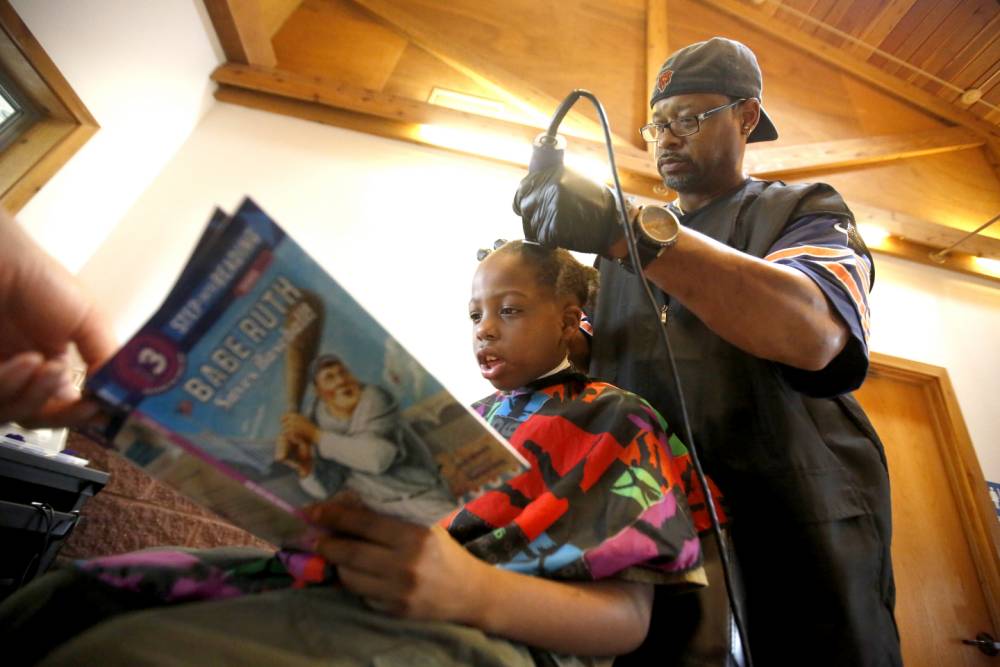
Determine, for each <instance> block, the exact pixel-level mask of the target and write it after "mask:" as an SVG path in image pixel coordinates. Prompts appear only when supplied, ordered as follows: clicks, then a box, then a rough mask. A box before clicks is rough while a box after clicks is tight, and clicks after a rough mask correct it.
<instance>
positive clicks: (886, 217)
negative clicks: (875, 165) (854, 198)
mask: <svg viewBox="0 0 1000 667" xmlns="http://www.w3.org/2000/svg"><path fill="white" fill-rule="evenodd" d="M851 211H853V212H854V219H855V220H856V221H857V222H859V223H862V224H864V223H869V224H874V225H879V226H880V227H882V228H883V229H885V230H886V231H888V232H889V234H891V235H892V236H894V237H897V238H904V239H906V240H908V241H912V242H914V243H919V244H921V245H925V246H927V247H928V248H931V249H933V250H937V249H940V248H946V247H948V246H950V245H951V244H953V243H955V242H956V241H958V240H960V239H961V238H962V237H964V236H966V235H967V234H968V232H966V231H964V230H961V229H957V228H955V227H947V226H945V225H941V224H938V223H936V222H932V221H929V220H922V219H920V218H915V217H913V216H911V215H906V214H905V213H900V212H898V211H890V210H888V209H884V208H879V207H877V206H868V205H866V204H857V203H851ZM958 250H959V251H960V252H961V253H964V254H967V255H973V256H976V255H978V256H981V257H989V258H992V259H1000V239H995V238H993V237H990V236H982V235H979V236H973V237H970V238H969V239H968V240H966V241H963V242H962V244H961V245H960V246H959V247H958ZM928 254H929V253H928ZM928 259H929V257H928Z"/></svg>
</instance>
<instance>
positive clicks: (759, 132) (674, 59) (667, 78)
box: [649, 37, 778, 143]
mask: <svg viewBox="0 0 1000 667" xmlns="http://www.w3.org/2000/svg"><path fill="white" fill-rule="evenodd" d="M763 87H764V84H763V82H762V81H761V76H760V66H759V65H758V64H757V56H755V55H754V54H753V51H751V50H750V49H748V48H747V47H746V46H744V45H743V44H740V43H739V42H737V41H734V40H732V39H726V38H725V37H713V38H712V39H710V40H708V41H705V42H698V43H697V44H692V45H690V46H685V47H684V48H683V49H681V50H680V51H677V52H676V53H674V54H673V55H671V56H670V57H669V58H667V62H665V63H663V67H661V68H660V72H659V74H657V75H656V81H654V82H653V94H652V96H651V97H650V98H649V106H653V105H654V104H656V103H657V102H659V101H660V100H662V99H664V98H665V97H673V96H674V95H686V94H688V93H717V94H720V95H729V96H730V97H756V98H757V99H761V90H762V89H763ZM777 138H778V130H776V129H775V127H774V123H772V122H771V119H770V117H768V115H767V113H766V112H765V111H764V106H763V103H762V104H761V108H760V120H759V121H758V123H757V127H755V128H754V130H753V132H751V133H750V136H749V137H747V143H751V142H754V141H773V140H775V139H777Z"/></svg>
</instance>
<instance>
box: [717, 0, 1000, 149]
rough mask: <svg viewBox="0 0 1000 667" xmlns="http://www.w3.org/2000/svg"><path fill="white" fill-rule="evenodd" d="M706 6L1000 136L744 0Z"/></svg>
mask: <svg viewBox="0 0 1000 667" xmlns="http://www.w3.org/2000/svg"><path fill="white" fill-rule="evenodd" d="M703 1H704V3H705V4H706V5H708V6H709V7H712V8H714V9H716V10H718V11H720V12H723V13H725V14H728V15H730V16H732V17H733V18H735V19H737V20H738V21H740V22H742V23H744V24H746V25H749V26H750V27H752V28H754V29H756V30H759V31H760V32H762V33H764V34H766V35H767V36H769V37H771V38H773V39H777V40H780V41H782V42H784V43H785V44H788V45H789V46H792V47H794V48H796V49H798V50H800V51H803V52H804V53H806V54H808V55H809V56H810V57H813V58H818V59H820V60H822V61H824V62H826V63H828V64H830V65H833V66H835V67H837V68H839V69H841V70H843V71H845V72H847V73H848V74H851V75H853V76H856V77H858V78H859V79H861V80H863V81H865V82H866V83H869V84H871V85H873V86H875V87H877V88H879V89H881V90H883V91H885V92H887V93H889V94H890V95H893V96H895V97H898V98H900V99H902V100H904V101H906V102H909V103H910V104H913V105H915V106H917V107H919V108H921V109H924V110H925V111H927V112H929V113H931V114H934V115H935V116H938V117H940V118H944V119H947V120H950V121H952V122H954V123H958V124H960V125H964V126H965V127H968V128H969V129H971V130H973V131H974V132H976V133H978V134H980V135H982V136H984V137H992V138H998V137H1000V127H998V126H996V125H992V124H990V123H987V122H986V121H983V120H981V119H980V118H979V117H977V116H976V115H975V114H972V113H970V112H968V111H965V110H963V109H960V108H958V107H956V106H955V105H953V104H951V103H949V102H948V101H946V100H944V99H942V98H940V97H938V96H937V95H934V94H933V93H929V92H927V91H925V90H923V89H922V88H919V87H918V86H915V85H913V84H911V83H908V82H907V81H904V80H903V79H901V78H899V77H897V76H894V75H892V74H887V73H886V72H885V71H883V70H881V69H879V68H878V67H875V66H874V65H870V64H869V63H867V62H865V61H864V60H861V59H860V58H858V57H855V56H852V55H848V54H847V53H845V52H844V50H843V49H840V48H838V47H836V46H833V45H831V44H829V43H827V42H825V41H823V40H821V39H818V38H816V37H812V36H810V35H807V34H805V33H804V32H802V31H801V30H795V29H790V28H789V27H788V26H787V25H777V24H776V23H775V22H774V21H772V20H769V19H768V17H767V16H766V15H765V14H764V13H763V12H760V11H758V10H756V9H753V8H752V7H750V5H748V4H746V3H745V2H742V1H741V0H703Z"/></svg>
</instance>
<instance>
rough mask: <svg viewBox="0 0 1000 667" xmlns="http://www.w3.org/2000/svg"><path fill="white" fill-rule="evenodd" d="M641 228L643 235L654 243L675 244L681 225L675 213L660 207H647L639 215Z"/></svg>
mask: <svg viewBox="0 0 1000 667" xmlns="http://www.w3.org/2000/svg"><path fill="white" fill-rule="evenodd" d="M638 222H639V227H640V228H641V229H642V233H643V234H645V235H646V236H647V237H648V238H649V240H651V241H653V242H654V243H659V244H663V245H666V244H668V243H673V242H674V240H675V239H676V238H677V232H678V231H679V230H680V224H679V223H678V222H677V218H676V217H675V216H674V214H673V213H671V212H670V211H668V210H667V209H665V208H663V207H660V206H647V207H645V208H643V209H642V211H640V213H639V220H638Z"/></svg>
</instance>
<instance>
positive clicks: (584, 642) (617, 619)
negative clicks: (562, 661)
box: [469, 568, 653, 655]
mask: <svg viewBox="0 0 1000 667" xmlns="http://www.w3.org/2000/svg"><path fill="white" fill-rule="evenodd" d="M652 597H653V595H652V586H650V585H649V584H638V583H633V582H625V581H597V582H572V583H571V582H559V581H551V580H548V579H541V578H537V577H530V576H527V575H523V574H519V573H516V572H510V571H508V570H503V569H499V568H497V569H496V571H495V572H494V573H493V574H492V575H491V577H490V585H489V586H488V587H487V590H486V591H484V593H483V595H482V599H481V600H480V604H478V605H477V606H476V608H477V612H476V613H477V615H476V617H475V618H472V619H469V622H470V624H471V625H474V626H476V627H479V628H480V629H482V630H484V631H486V632H488V633H490V634H494V635H498V636H502V637H507V638H509V639H513V640H515V641H519V642H522V643H525V644H529V645H531V646H536V647H539V648H543V649H546V650H550V651H555V652H557V653H570V654H574V655H620V654H622V653H627V652H629V651H631V650H633V649H635V648H636V647H637V646H638V645H639V644H640V643H641V642H642V640H643V639H644V638H645V636H646V632H647V630H648V627H649V617H650V613H651V609H652Z"/></svg>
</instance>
